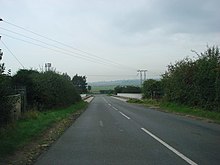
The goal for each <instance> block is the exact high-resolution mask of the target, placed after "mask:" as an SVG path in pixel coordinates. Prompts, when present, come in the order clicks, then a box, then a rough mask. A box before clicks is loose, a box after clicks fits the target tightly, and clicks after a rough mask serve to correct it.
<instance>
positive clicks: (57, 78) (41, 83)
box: [13, 69, 80, 110]
mask: <svg viewBox="0 0 220 165" xmlns="http://www.w3.org/2000/svg"><path fill="white" fill-rule="evenodd" d="M13 83H14V85H16V86H25V87H26V90H27V102H28V105H29V107H30V108H31V107H37V108H38V109H39V110H42V109H47V108H54V107H64V106H69V105H71V104H73V103H75V102H77V101H79V100H80V96H79V94H77V92H76V89H75V87H74V85H73V83H72V82H71V79H70V77H69V76H68V75H67V74H62V75H61V74H58V73H56V72H54V71H47V72H41V73H39V72H38V71H35V70H25V69H23V70H19V71H18V72H17V74H16V75H14V76H13Z"/></svg>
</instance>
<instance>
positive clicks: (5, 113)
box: [0, 50, 13, 126]
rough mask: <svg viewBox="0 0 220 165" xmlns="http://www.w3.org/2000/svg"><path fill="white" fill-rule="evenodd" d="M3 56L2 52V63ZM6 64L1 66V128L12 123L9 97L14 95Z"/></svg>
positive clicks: (0, 55)
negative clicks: (5, 72)
mask: <svg viewBox="0 0 220 165" xmlns="http://www.w3.org/2000/svg"><path fill="white" fill-rule="evenodd" d="M2 55H3V53H1V50H0V61H1V60H2ZM4 70H5V67H4V63H3V64H0V126H2V125H3V124H6V123H8V122H9V121H10V110H11V108H12V104H11V102H10V99H9V97H8V96H9V95H10V94H12V93H13V90H12V86H11V77H10V76H8V75H4V74H3V73H4Z"/></svg>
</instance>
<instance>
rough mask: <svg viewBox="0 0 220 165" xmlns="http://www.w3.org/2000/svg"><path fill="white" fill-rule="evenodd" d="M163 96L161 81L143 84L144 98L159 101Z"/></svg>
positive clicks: (148, 81)
mask: <svg viewBox="0 0 220 165" xmlns="http://www.w3.org/2000/svg"><path fill="white" fill-rule="evenodd" d="M162 94H163V88H162V83H161V81H157V80H153V79H149V80H147V81H145V82H144V83H143V96H144V98H151V99H157V98H160V97H161V96H162Z"/></svg>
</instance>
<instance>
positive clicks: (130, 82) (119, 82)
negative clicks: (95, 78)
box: [88, 79, 140, 87]
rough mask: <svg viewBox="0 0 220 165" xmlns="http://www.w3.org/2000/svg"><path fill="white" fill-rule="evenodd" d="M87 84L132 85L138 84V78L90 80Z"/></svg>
mask: <svg viewBox="0 0 220 165" xmlns="http://www.w3.org/2000/svg"><path fill="white" fill-rule="evenodd" d="M88 85H91V86H93V87H95V86H117V85H120V86H126V85H133V86H140V80H138V79H134V80H114V81H100V82H90V83H88Z"/></svg>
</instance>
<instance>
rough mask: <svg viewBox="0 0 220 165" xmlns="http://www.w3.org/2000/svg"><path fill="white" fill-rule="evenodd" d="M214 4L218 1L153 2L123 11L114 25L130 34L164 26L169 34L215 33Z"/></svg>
mask: <svg viewBox="0 0 220 165" xmlns="http://www.w3.org/2000/svg"><path fill="white" fill-rule="evenodd" d="M216 4H219V5H220V1H214V0H211V1H201V0H191V1H189V0H185V1H181V0H170V1H155V2H154V3H150V4H147V3H145V4H144V5H143V6H141V7H140V8H139V9H136V10H131V11H129V12H127V13H123V11H122V13H123V14H121V15H120V16H119V17H118V18H116V20H115V22H114V24H115V26H116V27H117V28H118V29H119V30H120V31H121V32H124V33H131V34H132V33H134V34H135V33H145V32H147V31H150V30H152V29H154V28H165V29H166V30H167V32H170V33H204V32H218V31H219V29H220V17H219V16H220V11H219V10H218V7H219V5H216ZM149 5H150V8H149Z"/></svg>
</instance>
